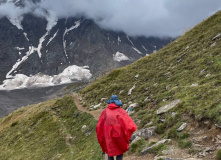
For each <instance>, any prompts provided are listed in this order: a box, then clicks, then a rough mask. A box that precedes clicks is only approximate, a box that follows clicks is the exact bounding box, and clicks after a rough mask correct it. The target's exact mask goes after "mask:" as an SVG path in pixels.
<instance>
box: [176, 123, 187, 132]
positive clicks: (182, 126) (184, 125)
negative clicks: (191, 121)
mask: <svg viewBox="0 0 221 160" xmlns="http://www.w3.org/2000/svg"><path fill="white" fill-rule="evenodd" d="M186 126H187V123H183V124H182V125H181V126H180V127H179V128H178V129H177V131H178V132H181V131H182V130H184V129H185V128H186Z"/></svg>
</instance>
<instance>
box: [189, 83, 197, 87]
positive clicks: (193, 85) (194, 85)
mask: <svg viewBox="0 0 221 160" xmlns="http://www.w3.org/2000/svg"><path fill="white" fill-rule="evenodd" d="M196 86H198V84H197V83H194V84H191V86H190V87H196Z"/></svg>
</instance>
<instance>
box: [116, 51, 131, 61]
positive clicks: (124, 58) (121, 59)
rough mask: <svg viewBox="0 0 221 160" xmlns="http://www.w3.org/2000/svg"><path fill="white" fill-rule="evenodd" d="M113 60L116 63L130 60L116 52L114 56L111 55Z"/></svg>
mask: <svg viewBox="0 0 221 160" xmlns="http://www.w3.org/2000/svg"><path fill="white" fill-rule="evenodd" d="M113 60H114V61H117V62H121V61H128V60H130V58H128V57H127V56H125V55H124V54H123V53H120V52H117V53H116V54H113Z"/></svg>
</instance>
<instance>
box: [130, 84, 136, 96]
mask: <svg viewBox="0 0 221 160" xmlns="http://www.w3.org/2000/svg"><path fill="white" fill-rule="evenodd" d="M135 87H136V84H134V85H133V87H132V88H131V89H130V90H129V91H128V96H129V95H131V94H132V91H133V90H134V89H135Z"/></svg>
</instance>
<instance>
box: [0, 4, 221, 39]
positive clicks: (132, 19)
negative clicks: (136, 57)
mask: <svg viewBox="0 0 221 160" xmlns="http://www.w3.org/2000/svg"><path fill="white" fill-rule="evenodd" d="M35 7H36V8H35V9H33V5H30V4H29V5H26V7H25V11H23V10H22V9H20V8H16V7H15V6H13V5H12V4H9V3H8V4H7V3H6V4H4V5H3V6H0V15H9V16H16V15H22V14H24V13H27V12H28V11H30V8H32V9H31V11H32V12H34V13H35V14H36V15H38V16H39V15H44V14H45V12H44V10H47V11H49V12H50V13H53V14H54V15H55V16H56V17H57V18H67V17H71V16H85V17H87V18H91V19H93V20H94V21H95V22H96V23H97V24H98V25H100V26H101V27H103V28H106V29H111V30H116V31H124V32H126V33H127V34H129V35H131V36H138V35H139V36H141V35H142V36H178V35H181V34H182V33H183V32H184V31H185V30H186V29H188V28H190V27H193V26H194V25H196V24H197V23H199V22H201V21H202V20H203V19H206V18H207V17H209V16H210V15H212V14H213V13H215V12H217V11H218V10H219V9H221V1H220V0H209V1H208V0H194V1H193V0H179V1H178V0H139V1H135V0H62V1H61V0H42V1H41V2H40V3H38V4H35Z"/></svg>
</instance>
